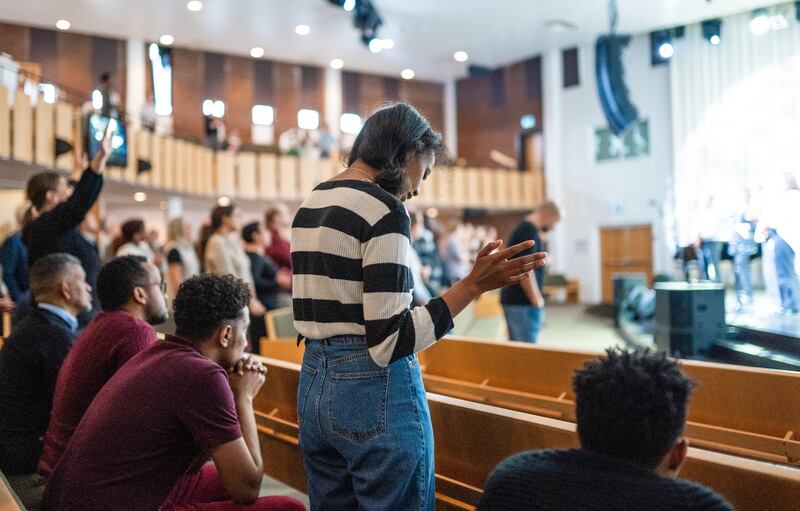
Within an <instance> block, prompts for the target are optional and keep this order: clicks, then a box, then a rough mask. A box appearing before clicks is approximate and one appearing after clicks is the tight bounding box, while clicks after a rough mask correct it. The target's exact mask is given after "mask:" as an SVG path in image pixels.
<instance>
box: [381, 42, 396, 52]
mask: <svg viewBox="0 0 800 511" xmlns="http://www.w3.org/2000/svg"><path fill="white" fill-rule="evenodd" d="M381 47H383V49H384V50H391V49H392V48H394V39H381Z"/></svg>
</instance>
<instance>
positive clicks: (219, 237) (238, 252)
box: [200, 204, 266, 316]
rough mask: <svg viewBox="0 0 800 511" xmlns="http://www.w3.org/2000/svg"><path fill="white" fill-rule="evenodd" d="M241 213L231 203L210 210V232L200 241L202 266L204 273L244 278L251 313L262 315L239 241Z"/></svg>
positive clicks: (248, 263) (261, 306) (260, 304)
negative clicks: (249, 293) (250, 297)
mask: <svg viewBox="0 0 800 511" xmlns="http://www.w3.org/2000/svg"><path fill="white" fill-rule="evenodd" d="M241 215H242V212H241V210H239V208H238V207H236V206H235V205H233V204H231V205H229V206H217V207H215V208H214V209H213V210H212V211H211V229H210V235H209V237H208V239H207V240H201V242H200V249H201V253H202V254H203V265H204V268H205V272H206V273H213V274H214V275H233V276H234V277H237V278H240V279H242V280H243V281H245V283H247V285H248V286H250V292H251V294H252V296H253V298H252V299H251V300H250V314H251V315H253V316H263V315H264V314H265V313H266V308H265V307H264V305H263V304H262V303H261V302H259V301H258V299H257V298H256V293H255V287H254V285H253V274H252V273H251V271H250V258H248V257H247V254H246V253H245V251H244V248H243V247H242V243H241V241H239V228H240V227H239V224H240V223H241V220H240V219H241Z"/></svg>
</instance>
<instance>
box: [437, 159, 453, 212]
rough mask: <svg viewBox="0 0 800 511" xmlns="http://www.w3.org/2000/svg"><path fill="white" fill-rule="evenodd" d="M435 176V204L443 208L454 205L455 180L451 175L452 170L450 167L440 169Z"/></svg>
mask: <svg viewBox="0 0 800 511" xmlns="http://www.w3.org/2000/svg"><path fill="white" fill-rule="evenodd" d="M436 174H437V175H438V178H437V180H436V187H435V190H436V200H437V202H438V203H439V204H441V205H443V206H449V205H452V204H454V201H453V195H454V189H453V188H454V186H453V181H454V179H455V176H454V173H453V169H452V168H450V167H441V168H440V170H439V172H437V173H436Z"/></svg>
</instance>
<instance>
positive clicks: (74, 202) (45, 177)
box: [22, 129, 113, 326]
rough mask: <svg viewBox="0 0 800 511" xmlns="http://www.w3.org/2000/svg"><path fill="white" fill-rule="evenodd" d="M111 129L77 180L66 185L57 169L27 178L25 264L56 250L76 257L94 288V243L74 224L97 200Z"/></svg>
mask: <svg viewBox="0 0 800 511" xmlns="http://www.w3.org/2000/svg"><path fill="white" fill-rule="evenodd" d="M112 136H113V131H112V130H110V129H107V130H106V134H105V137H104V138H103V141H102V142H101V143H100V149H99V150H98V151H97V154H95V156H94V158H93V159H92V162H91V163H90V164H89V168H87V169H86V170H84V171H83V174H82V175H81V178H80V180H79V181H78V182H77V183H76V184H75V187H74V189H70V186H69V184H68V183H67V180H66V179H65V178H64V176H62V175H61V174H59V173H57V172H42V173H39V174H35V175H34V176H32V177H31V178H30V179H29V180H28V184H27V187H26V192H27V195H28V200H30V201H31V205H32V208H33V210H34V213H35V214H34V215H33V217H35V219H34V220H32V221H30V222H28V224H27V225H25V226H24V227H23V229H22V240H23V241H24V242H25V244H26V245H27V246H28V264H30V265H33V264H34V263H36V261H38V260H39V259H40V258H42V257H44V256H46V255H48V254H53V253H56V252H64V253H67V254H71V255H73V256H75V257H77V258H78V259H79V260H80V262H81V265H82V266H83V270H84V271H85V272H86V282H88V283H89V285H90V286H92V287H93V288H94V286H95V283H96V282H97V274H98V273H99V272H100V266H101V262H100V254H98V252H97V246H96V245H94V244H92V243H90V242H89V241H88V240H87V239H86V238H84V237H83V236H82V235H81V233H80V231H79V230H78V226H79V225H80V224H81V222H83V219H84V217H86V215H87V213H88V212H89V210H90V209H91V208H92V206H93V205H94V203H95V202H96V201H97V198H98V196H99V195H100V190H101V189H102V188H103V171H104V170H105V167H106V162H107V161H108V157H109V156H110V155H111V138H112ZM98 308H99V307H98V302H97V300H96V299H93V300H92V308H91V309H90V310H91V312H89V313H84V314H82V315H81V317H80V318H79V319H80V324H81V325H82V326H83V325H85V324H86V323H88V322H89V320H91V318H92V316H93V314H92V312H96V311H97V309H98Z"/></svg>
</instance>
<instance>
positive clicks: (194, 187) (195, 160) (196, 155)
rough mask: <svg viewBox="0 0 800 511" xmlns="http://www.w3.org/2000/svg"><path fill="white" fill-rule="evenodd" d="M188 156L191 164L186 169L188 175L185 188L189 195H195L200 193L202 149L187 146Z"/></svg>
mask: <svg viewBox="0 0 800 511" xmlns="http://www.w3.org/2000/svg"><path fill="white" fill-rule="evenodd" d="M189 154H190V156H191V158H190V159H189V161H190V162H191V164H190V165H189V168H188V169H187V171H188V174H187V175H186V178H185V179H186V182H187V187H186V190H187V191H188V192H189V193H192V194H197V193H200V188H201V186H200V179H199V176H200V173H201V172H202V166H203V151H202V147H201V146H199V145H197V144H189Z"/></svg>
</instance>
